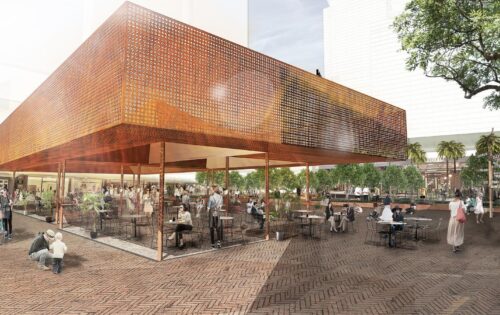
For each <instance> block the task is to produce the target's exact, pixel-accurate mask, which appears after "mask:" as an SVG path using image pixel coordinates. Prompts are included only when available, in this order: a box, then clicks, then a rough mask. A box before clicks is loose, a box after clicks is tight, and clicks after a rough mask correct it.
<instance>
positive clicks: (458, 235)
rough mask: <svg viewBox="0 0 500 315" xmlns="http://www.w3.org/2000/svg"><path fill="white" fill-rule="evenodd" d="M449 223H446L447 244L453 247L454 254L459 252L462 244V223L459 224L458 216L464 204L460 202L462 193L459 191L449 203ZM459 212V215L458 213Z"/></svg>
mask: <svg viewBox="0 0 500 315" xmlns="http://www.w3.org/2000/svg"><path fill="white" fill-rule="evenodd" d="M449 209H450V222H449V223H448V235H447V241H448V244H449V245H451V246H453V252H454V253H456V252H457V251H459V250H460V246H461V245H462V244H463V243H464V222H460V221H459V219H460V216H462V215H463V216H464V217H463V218H464V219H465V214H464V213H463V211H464V210H463V209H464V203H463V202H462V193H461V192H460V190H457V191H455V199H453V200H452V201H450V204H449ZM459 212H461V213H459Z"/></svg>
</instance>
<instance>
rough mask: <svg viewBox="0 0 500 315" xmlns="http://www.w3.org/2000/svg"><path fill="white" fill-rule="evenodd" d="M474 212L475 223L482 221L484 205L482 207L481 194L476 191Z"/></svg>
mask: <svg viewBox="0 0 500 315" xmlns="http://www.w3.org/2000/svg"><path fill="white" fill-rule="evenodd" d="M474 213H475V214H476V223H477V224H479V223H484V222H483V215H484V207H483V194H482V193H478V194H477V197H476V207H474Z"/></svg>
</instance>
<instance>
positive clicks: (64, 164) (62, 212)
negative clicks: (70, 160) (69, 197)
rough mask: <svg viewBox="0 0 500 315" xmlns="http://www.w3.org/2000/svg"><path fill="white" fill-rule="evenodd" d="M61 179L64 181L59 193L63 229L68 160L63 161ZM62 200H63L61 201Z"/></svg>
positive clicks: (60, 217)
mask: <svg viewBox="0 0 500 315" xmlns="http://www.w3.org/2000/svg"><path fill="white" fill-rule="evenodd" d="M61 181H62V183H61V184H59V188H60V191H59V192H58V194H59V201H60V202H59V208H58V209H59V229H61V230H62V228H63V227H64V207H63V206H62V204H63V203H64V188H65V187H64V186H66V160H64V161H63V162H62V170H61ZM61 200H62V202H61Z"/></svg>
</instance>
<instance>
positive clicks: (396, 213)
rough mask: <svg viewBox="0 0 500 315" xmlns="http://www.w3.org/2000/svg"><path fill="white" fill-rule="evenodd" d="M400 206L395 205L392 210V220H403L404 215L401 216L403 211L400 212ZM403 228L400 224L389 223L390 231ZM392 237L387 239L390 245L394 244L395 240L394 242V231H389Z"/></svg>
mask: <svg viewBox="0 0 500 315" xmlns="http://www.w3.org/2000/svg"><path fill="white" fill-rule="evenodd" d="M401 210H402V209H401V208H400V207H399V206H396V207H395V208H394V209H393V211H394V213H393V214H392V221H394V222H403V221H404V216H403V213H402V212H401ZM401 230H403V226H402V225H399V224H398V225H391V232H394V231H401ZM391 235H392V237H391V239H390V240H389V245H390V246H394V245H395V242H396V235H395V234H394V233H391Z"/></svg>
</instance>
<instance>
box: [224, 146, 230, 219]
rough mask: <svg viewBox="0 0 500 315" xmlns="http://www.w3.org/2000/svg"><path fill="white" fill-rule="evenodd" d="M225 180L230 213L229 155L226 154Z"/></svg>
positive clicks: (227, 208)
mask: <svg viewBox="0 0 500 315" xmlns="http://www.w3.org/2000/svg"><path fill="white" fill-rule="evenodd" d="M224 180H225V183H224V185H226V191H227V195H226V211H227V213H228V214H229V156H226V173H225V174H224Z"/></svg>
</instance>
